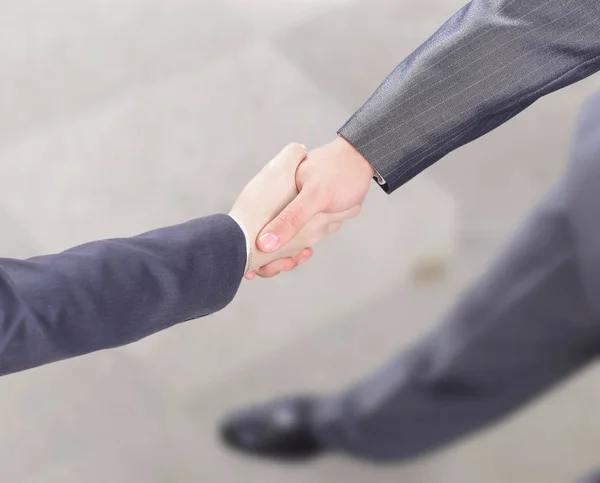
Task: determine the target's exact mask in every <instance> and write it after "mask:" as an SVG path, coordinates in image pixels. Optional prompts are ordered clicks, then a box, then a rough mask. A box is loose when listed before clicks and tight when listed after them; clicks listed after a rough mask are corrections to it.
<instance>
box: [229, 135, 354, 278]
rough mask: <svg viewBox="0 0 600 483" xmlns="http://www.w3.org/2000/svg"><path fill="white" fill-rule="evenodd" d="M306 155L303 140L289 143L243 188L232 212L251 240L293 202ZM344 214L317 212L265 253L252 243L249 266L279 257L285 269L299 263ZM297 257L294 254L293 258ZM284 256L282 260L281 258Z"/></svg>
mask: <svg viewBox="0 0 600 483" xmlns="http://www.w3.org/2000/svg"><path fill="white" fill-rule="evenodd" d="M305 158H306V148H305V147H304V146H302V145H300V144H290V145H288V146H286V147H285V148H284V149H283V150H282V151H281V152H280V153H279V154H278V155H277V156H276V157H275V158H274V159H273V160H272V161H270V162H269V163H268V164H267V165H266V166H265V167H264V168H263V169H262V170H261V171H260V173H259V174H258V175H256V176H255V177H254V178H253V179H252V180H251V181H250V182H249V183H248V184H247V185H246V187H245V188H244V190H243V191H242V193H241V194H240V196H239V198H238V199H237V201H236V203H235V205H234V207H233V208H232V209H231V212H230V213H229V214H230V216H232V217H233V218H234V219H236V220H237V221H238V222H239V223H241V224H242V225H243V226H244V228H245V229H246V232H247V234H248V237H249V239H250V240H251V241H254V240H256V237H257V235H258V233H259V232H260V231H261V230H262V228H263V227H264V226H265V225H266V224H267V223H268V222H270V221H271V220H272V219H273V218H275V217H276V216H277V215H278V214H279V213H281V211H282V210H283V209H284V208H285V207H286V206H288V205H289V204H290V203H292V202H293V200H294V198H296V196H297V195H298V191H297V189H296V180H295V176H296V171H297V169H298V167H299V166H300V163H301V162H302V161H303V160H304V159H305ZM344 219H345V216H340V215H338V214H332V215H322V216H315V217H313V219H312V220H311V222H310V223H307V224H306V225H305V226H304V228H303V229H302V230H301V231H300V232H299V233H298V235H297V236H296V237H295V238H294V240H293V241H291V242H290V243H288V244H286V246H285V247H282V248H280V249H276V250H275V251H272V252H270V253H264V252H261V251H259V250H258V249H257V247H256V245H255V244H254V243H252V246H251V247H250V250H251V252H252V263H251V266H250V267H249V269H250V270H255V269H258V268H260V267H262V266H263V265H266V264H268V263H269V262H272V261H273V260H278V263H279V264H282V266H283V269H285V267H286V266H290V268H291V267H292V266H295V265H297V264H298V263H299V262H301V261H303V260H306V259H308V258H309V257H310V255H311V254H312V251H311V250H310V249H307V247H310V246H311V245H313V244H314V243H316V242H317V241H319V240H320V239H321V238H322V237H324V236H325V235H327V234H329V233H332V232H334V231H336V230H337V229H339V227H340V226H341V224H342V221H343V220H344ZM292 257H294V258H292ZM279 259H281V260H279Z"/></svg>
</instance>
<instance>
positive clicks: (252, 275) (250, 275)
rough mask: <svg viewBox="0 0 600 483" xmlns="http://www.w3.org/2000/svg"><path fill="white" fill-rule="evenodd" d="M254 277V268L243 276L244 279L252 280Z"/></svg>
mask: <svg viewBox="0 0 600 483" xmlns="http://www.w3.org/2000/svg"><path fill="white" fill-rule="evenodd" d="M254 277H256V272H255V271H254V270H252V271H251V272H248V273H247V274H246V275H244V278H245V279H246V280H252V279H253V278H254Z"/></svg>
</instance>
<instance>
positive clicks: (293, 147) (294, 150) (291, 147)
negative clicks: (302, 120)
mask: <svg viewBox="0 0 600 483" xmlns="http://www.w3.org/2000/svg"><path fill="white" fill-rule="evenodd" d="M285 151H286V153H288V154H290V155H292V156H297V157H304V156H305V155H306V147H304V146H303V145H302V144H300V143H295V142H294V143H289V144H288V145H287V146H286V147H285Z"/></svg>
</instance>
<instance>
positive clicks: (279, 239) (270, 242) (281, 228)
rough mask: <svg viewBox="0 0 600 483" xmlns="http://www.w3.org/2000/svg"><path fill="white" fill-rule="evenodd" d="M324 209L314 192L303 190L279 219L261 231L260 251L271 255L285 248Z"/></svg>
mask: <svg viewBox="0 0 600 483" xmlns="http://www.w3.org/2000/svg"><path fill="white" fill-rule="evenodd" d="M323 207H324V203H323V202H322V200H321V198H320V197H319V196H316V192H315V191H314V190H310V189H307V188H305V189H303V190H302V191H301V192H300V194H299V195H298V196H296V198H294V200H293V201H292V202H291V203H290V204H289V205H288V206H287V207H286V208H284V209H283V211H282V212H281V213H280V214H279V215H278V216H277V218H275V219H274V220H273V221H272V222H271V223H269V224H268V225H267V226H266V227H265V228H264V229H263V230H262V231H261V234H260V235H259V237H258V241H257V246H258V248H259V250H261V251H263V252H267V253H271V252H274V251H275V250H278V249H279V248H281V247H283V246H284V245H285V244H286V243H287V242H289V241H290V240H291V239H292V238H294V237H295V236H296V235H297V234H298V232H299V231H300V230H301V229H302V228H303V227H304V225H306V224H307V223H308V222H309V221H310V219H311V218H312V217H313V216H315V215H316V214H317V213H319V212H320V211H321V210H322V209H323Z"/></svg>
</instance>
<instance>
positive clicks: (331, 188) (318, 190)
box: [247, 137, 375, 278]
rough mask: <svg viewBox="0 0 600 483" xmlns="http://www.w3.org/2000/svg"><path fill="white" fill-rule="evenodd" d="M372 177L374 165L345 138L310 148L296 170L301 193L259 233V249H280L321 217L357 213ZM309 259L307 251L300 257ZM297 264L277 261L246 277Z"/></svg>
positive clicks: (265, 273)
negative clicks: (311, 149) (316, 147)
mask: <svg viewBox="0 0 600 483" xmlns="http://www.w3.org/2000/svg"><path fill="white" fill-rule="evenodd" d="M373 176H375V170H374V169H373V167H372V166H371V165H370V164H369V162H368V161H367V160H366V159H365V158H364V157H363V156H362V155H361V154H360V153H359V152H358V151H357V150H356V149H355V148H354V146H352V145H351V144H350V143H349V142H348V141H346V140H345V139H344V138H342V137H338V138H337V139H336V140H335V141H333V142H332V143H329V144H327V145H326V146H323V147H321V148H318V149H315V150H313V151H311V152H310V153H309V154H308V156H307V157H306V159H305V160H304V161H302V163H301V164H300V166H299V167H298V169H297V171H296V188H297V190H298V192H299V194H298V196H297V197H295V198H294V199H293V200H292V201H291V202H290V203H289V204H288V205H287V206H286V207H285V208H284V209H283V210H282V211H281V212H280V213H279V215H278V216H277V218H275V219H274V220H273V221H272V222H271V223H269V224H268V225H267V226H266V227H265V228H264V229H263V230H262V231H261V232H260V235H259V237H258V241H257V245H258V248H259V249H260V250H261V251H262V252H265V253H273V251H275V250H281V248H282V247H285V246H287V244H288V243H290V240H294V239H295V238H294V237H296V236H298V233H300V231H301V230H302V229H303V228H304V227H305V226H307V224H309V223H310V222H311V220H315V219H317V220H318V218H319V216H331V215H335V216H337V217H339V218H338V219H342V220H343V219H346V218H350V217H352V216H356V215H357V214H358V213H359V211H360V208H361V206H362V203H363V201H364V199H365V197H366V196H367V193H368V191H369V188H370V185H371V179H372V178H373ZM307 246H310V245H307ZM306 258H308V257H306V253H305V254H304V257H303V258H302V259H301V260H302V261H304V260H305V259H306ZM296 265H297V263H296V260H277V261H275V262H272V263H271V264H269V265H267V266H264V267H261V268H260V269H259V270H257V271H256V272H252V271H251V272H249V273H248V275H247V278H252V277H253V276H254V275H255V274H256V275H259V276H261V277H272V276H274V275H277V274H278V273H279V272H281V271H283V270H291V269H292V268H294V267H295V266H296ZM258 266H260V265H258Z"/></svg>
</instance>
